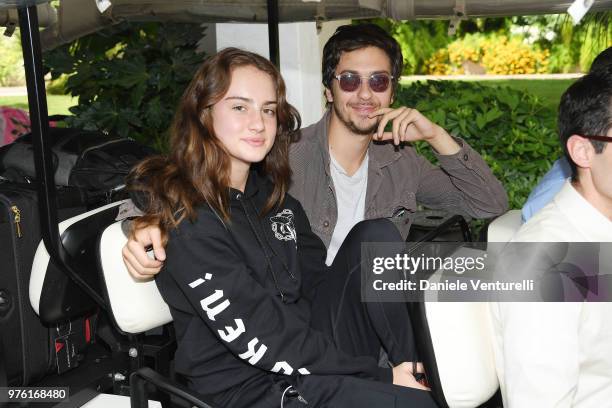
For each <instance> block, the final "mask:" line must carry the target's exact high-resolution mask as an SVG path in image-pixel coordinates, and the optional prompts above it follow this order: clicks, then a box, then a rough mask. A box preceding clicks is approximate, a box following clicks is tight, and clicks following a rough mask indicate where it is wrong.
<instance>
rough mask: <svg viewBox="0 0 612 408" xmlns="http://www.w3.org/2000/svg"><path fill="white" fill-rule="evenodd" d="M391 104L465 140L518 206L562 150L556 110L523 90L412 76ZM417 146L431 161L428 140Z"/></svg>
mask: <svg viewBox="0 0 612 408" xmlns="http://www.w3.org/2000/svg"><path fill="white" fill-rule="evenodd" d="M395 104H396V105H404V106H409V107H415V108H416V109H418V110H419V111H420V112H421V113H423V114H424V115H426V116H427V117H428V118H430V119H431V120H432V121H434V122H435V123H437V124H439V125H440V126H442V127H443V128H445V129H446V130H447V131H448V132H449V133H451V134H452V135H455V136H460V137H462V138H463V139H464V140H466V141H467V142H468V143H469V144H470V145H471V146H472V147H473V148H474V149H476V151H478V152H479V153H480V154H481V155H482V157H483V158H484V159H485V160H486V162H487V163H488V164H489V166H490V167H491V169H492V170H493V173H494V174H495V176H496V177H497V178H498V179H499V180H500V181H501V182H502V183H503V185H504V187H505V188H506V191H507V192H508V198H509V200H510V207H511V208H521V207H522V205H523V203H524V202H525V199H526V198H527V196H528V195H529V193H530V192H531V190H532V189H533V187H535V185H536V184H537V181H538V180H539V179H540V178H541V177H542V176H543V175H544V174H545V173H546V172H547V171H548V169H549V168H550V167H551V165H552V163H553V162H554V161H555V160H556V159H557V158H558V157H559V156H560V155H561V149H560V146H559V141H558V138H557V134H556V131H555V123H556V118H555V115H556V114H555V112H553V111H551V110H550V109H548V108H546V107H545V106H544V105H543V104H542V101H541V100H540V99H539V98H538V97H536V96H534V95H531V94H529V93H527V92H522V91H517V90H513V89H510V88H507V87H500V88H493V87H486V86H482V85H479V84H477V83H473V82H460V81H427V82H415V83H412V84H410V85H403V86H402V87H401V88H400V89H399V91H398V95H397V98H396V102H395ZM416 148H417V150H418V151H420V152H421V153H422V154H424V155H425V156H427V157H428V158H430V159H431V160H432V161H433V159H434V158H433V155H432V153H431V150H430V149H429V147H428V146H427V145H425V144H423V143H418V144H417V145H416Z"/></svg>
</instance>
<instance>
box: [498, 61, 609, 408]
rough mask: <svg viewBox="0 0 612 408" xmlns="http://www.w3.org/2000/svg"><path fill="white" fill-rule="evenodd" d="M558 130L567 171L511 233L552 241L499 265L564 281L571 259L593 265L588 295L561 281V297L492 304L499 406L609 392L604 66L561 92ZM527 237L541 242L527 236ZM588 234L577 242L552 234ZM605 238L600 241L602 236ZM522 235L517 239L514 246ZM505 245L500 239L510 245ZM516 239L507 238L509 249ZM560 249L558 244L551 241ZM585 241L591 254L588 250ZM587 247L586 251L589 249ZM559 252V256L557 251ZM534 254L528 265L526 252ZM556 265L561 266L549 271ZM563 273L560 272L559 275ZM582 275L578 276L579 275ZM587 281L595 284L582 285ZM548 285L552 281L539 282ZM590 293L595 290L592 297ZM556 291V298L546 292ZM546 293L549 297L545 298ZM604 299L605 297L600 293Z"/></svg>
mask: <svg viewBox="0 0 612 408" xmlns="http://www.w3.org/2000/svg"><path fill="white" fill-rule="evenodd" d="M558 123H559V137H560V141H561V145H562V146H563V149H564V156H565V159H566V160H567V161H568V163H569V164H570V167H571V179H568V180H566V181H565V183H564V184H563V187H562V188H561V190H560V191H559V192H558V193H557V195H556V196H555V197H554V198H553V200H552V201H551V202H550V203H549V204H547V205H546V206H545V207H544V208H543V209H542V210H540V211H539V212H537V213H536V214H535V215H534V216H533V217H532V218H531V219H530V220H529V221H527V223H525V224H524V225H523V226H522V227H521V229H520V230H519V231H518V232H517V234H516V235H515V237H514V238H513V241H514V242H529V243H531V244H530V245H528V246H526V247H525V248H543V247H544V246H546V247H548V248H555V250H554V251H550V250H549V251H546V252H544V251H541V250H540V251H535V250H533V249H530V251H534V252H533V253H529V254H524V253H522V255H523V256H521V257H520V258H521V265H520V267H517V265H507V266H510V268H511V269H512V270H513V272H514V273H515V274H519V273H521V272H523V273H528V274H529V277H530V278H535V279H538V278H541V280H538V281H539V282H541V283H542V284H543V283H544V282H553V280H552V279H551V277H554V276H558V277H559V279H558V280H555V281H554V282H555V286H554V288H556V289H559V288H560V286H559V284H560V283H561V284H563V282H565V283H568V280H567V276H570V277H571V276H572V275H571V274H570V273H569V272H568V271H572V270H573V271H576V267H578V268H581V269H582V270H583V271H587V273H588V276H589V277H591V276H593V272H596V273H597V275H596V276H597V278H598V281H597V282H598V283H597V286H596V289H595V290H589V291H587V292H586V293H585V292H583V294H582V295H581V296H585V299H587V301H583V302H575V301H574V302H570V301H567V300H565V299H568V297H567V296H568V295H570V294H573V293H575V292H576V290H578V289H580V288H584V287H585V285H586V283H585V282H594V281H595V279H590V280H586V279H583V280H580V281H578V280H577V281H576V282H577V283H578V284H570V285H565V286H564V287H563V292H562V293H561V292H558V291H555V292H545V293H547V294H548V293H557V294H558V295H563V297H562V298H559V300H565V302H564V303H559V302H541V303H532V302H523V303H518V302H510V303H497V304H494V305H493V306H492V311H493V323H494V330H495V333H496V336H495V338H496V342H495V355H496V360H497V370H498V375H499V376H500V383H501V390H502V396H503V398H504V406H505V407H509V408H512V407H574V408H582V407H602V406H609V405H610V401H612V319H611V318H610V316H612V303H610V302H607V301H610V300H612V299H610V295H611V293H610V292H609V283H607V281H606V279H607V277H609V275H610V273H611V270H610V268H611V265H612V251H610V248H611V246H610V242H612V177H611V175H612V146H611V143H612V65H611V66H609V67H608V68H607V69H604V70H601V71H597V72H591V73H589V74H588V75H586V76H584V77H582V78H581V79H579V80H578V81H576V82H575V83H574V84H573V85H571V86H570V87H569V88H568V90H567V91H566V92H565V93H564V94H563V96H562V97H561V103H560V106H559V116H558ZM535 242H539V243H543V244H533V243H535ZM568 242H591V243H593V244H592V246H588V247H586V246H584V244H583V245H582V246H580V247H578V246H575V247H574V249H572V246H571V245H569V246H567V245H554V244H553V243H568ZM599 243H602V244H599ZM604 243H605V244H604ZM518 245H520V244H517V246H518ZM511 247H512V245H511V244H510V245H509V246H507V248H508V249H510V248H511ZM516 248H517V247H514V249H515V250H516ZM560 248H561V249H563V251H558V249H560ZM591 249H592V253H591ZM570 251H578V252H579V253H580V256H581V257H583V258H577V257H572V258H571V259H572V260H573V259H587V262H588V269H585V264H582V263H581V262H572V263H574V265H575V266H574V267H573V269H568V266H564V265H568V263H567V262H568V261H566V260H565V256H566V254H570V253H571V252H570ZM586 254H590V255H591V256H589V257H588V258H587V257H585V255H586ZM559 256H561V257H562V258H564V259H557V258H558V257H559ZM527 259H532V260H534V262H531V263H529V265H533V267H529V266H527V265H526V264H525V263H526V262H525V260H527ZM558 268H561V271H563V273H562V274H560V275H551V274H553V273H556V272H554V271H555V269H558ZM561 277H563V279H561ZM580 282H582V283H580ZM586 287H587V288H593V289H594V288H595V286H594V285H592V284H588V285H586ZM546 288H547V289H552V288H553V286H547V287H546ZM591 296H599V297H598V298H597V300H594V299H593V298H592V297H591ZM551 299H555V300H557V298H551ZM549 300H550V299H549ZM603 300H605V301H603Z"/></svg>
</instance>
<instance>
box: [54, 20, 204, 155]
mask: <svg viewBox="0 0 612 408" xmlns="http://www.w3.org/2000/svg"><path fill="white" fill-rule="evenodd" d="M202 36H203V34H202V29H201V28H200V27H199V26H197V25H185V24H169V23H122V24H120V25H117V26H114V27H111V28H108V29H106V30H104V31H102V32H99V33H96V34H92V35H88V36H86V37H83V38H80V39H78V40H77V41H75V42H74V43H72V44H68V45H65V46H62V47H60V48H57V49H55V50H53V51H51V52H48V53H47V54H46V55H45V65H46V67H47V69H48V70H49V71H50V73H51V76H52V78H53V79H56V78H59V77H60V76H61V75H67V76H68V78H67V79H66V81H65V84H64V88H65V90H66V91H67V92H69V93H70V94H71V95H72V96H78V105H77V106H74V107H72V108H70V111H71V113H72V114H73V115H74V116H71V117H69V118H68V120H67V122H68V125H69V126H74V127H79V128H83V129H87V130H102V131H106V132H111V133H116V134H118V135H121V136H129V137H132V138H134V139H136V140H139V141H142V142H145V143H147V144H149V145H151V146H153V147H155V148H157V149H160V150H164V149H165V146H166V140H167V138H166V133H167V129H168V127H169V125H170V123H171V121H172V117H173V115H174V111H175V109H176V106H177V103H178V100H179V98H180V96H181V94H182V93H183V90H184V89H185V87H186V86H187V84H188V83H189V81H190V80H191V78H192V77H193V74H194V72H195V70H196V69H197V67H198V65H199V64H200V62H201V61H202V58H203V55H201V54H197V53H196V52H195V50H196V46H197V42H198V41H199V40H200V39H201V38H202Z"/></svg>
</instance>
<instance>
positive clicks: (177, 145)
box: [128, 48, 300, 237]
mask: <svg viewBox="0 0 612 408" xmlns="http://www.w3.org/2000/svg"><path fill="white" fill-rule="evenodd" d="M244 66H252V67H255V68H257V69H258V70H260V71H262V72H265V73H267V74H268V75H269V76H270V77H271V78H272V80H273V82H274V84H275V88H276V97H277V108H276V116H277V131H276V140H275V142H274V145H273V146H272V149H271V150H270V152H269V153H268V154H267V155H266V157H265V158H264V159H263V161H262V162H261V163H258V164H257V165H256V167H257V169H258V171H260V172H262V173H263V174H264V175H266V176H267V177H268V178H269V179H270V180H271V181H272V183H273V186H274V188H273V191H272V194H271V195H270V197H269V199H268V201H267V203H266V205H265V207H264V209H263V211H262V213H267V212H268V211H270V210H271V209H273V208H274V207H276V206H277V205H279V204H281V203H282V201H283V199H284V197H285V194H286V192H287V189H288V186H289V180H290V177H291V169H290V167H289V144H290V143H291V141H292V140H293V136H294V135H295V133H296V131H297V130H298V129H299V128H300V116H299V114H298V112H297V110H296V109H295V108H294V107H293V106H291V105H290V104H289V103H288V102H287V99H286V91H285V83H284V81H283V78H282V77H281V75H280V73H279V72H278V70H277V68H276V67H275V66H274V65H273V64H272V63H271V62H270V61H268V60H267V59H265V58H264V57H262V56H260V55H257V54H254V53H252V52H249V51H244V50H240V49H237V48H226V49H224V50H222V51H220V52H218V53H217V54H215V55H213V56H211V57H209V58H208V59H207V60H206V61H204V63H203V64H202V66H201V67H200V68H199V69H198V71H197V72H196V74H195V76H194V78H193V80H192V81H191V83H190V84H189V86H188V87H187V89H186V90H185V92H184V93H183V96H182V97H181V101H180V103H179V106H178V109H177V111H176V114H175V117H174V121H173V124H172V127H171V129H170V152H169V154H168V155H167V156H154V157H151V158H148V159H146V160H144V161H143V162H141V163H140V164H139V165H138V166H136V167H135V168H134V169H133V170H132V172H131V173H130V175H129V176H128V188H129V189H130V191H131V192H132V193H133V194H132V195H133V196H135V197H136V198H138V199H137V201H138V202H139V207H141V209H143V210H144V212H145V215H144V216H143V217H140V218H138V219H137V220H136V223H135V225H134V227H135V228H140V227H143V226H146V225H151V224H158V225H159V226H160V228H161V231H162V235H163V236H164V237H165V236H167V232H168V231H169V229H171V228H175V227H176V226H177V225H178V224H179V223H180V222H181V221H182V220H183V219H185V218H189V219H191V220H194V219H195V215H196V207H197V206H199V205H202V204H208V205H209V206H210V207H211V208H212V209H213V211H215V212H216V213H217V214H218V215H219V216H220V217H221V218H222V219H223V220H224V221H225V222H229V219H230V215H229V194H228V191H229V187H230V158H229V154H228V152H227V150H226V149H225V147H224V146H223V144H222V143H221V142H220V141H219V139H218V138H217V136H216V135H215V132H214V128H213V119H212V112H211V107H212V106H213V105H214V104H216V103H217V102H219V101H220V100H221V98H222V97H223V96H224V95H225V94H226V93H227V90H228V89H229V86H230V82H231V79H232V71H233V70H234V69H235V68H238V67H244Z"/></svg>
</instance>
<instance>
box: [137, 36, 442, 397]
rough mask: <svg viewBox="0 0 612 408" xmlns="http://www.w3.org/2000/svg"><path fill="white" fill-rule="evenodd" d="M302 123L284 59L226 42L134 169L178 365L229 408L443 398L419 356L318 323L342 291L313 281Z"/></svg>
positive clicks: (317, 268)
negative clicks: (362, 344)
mask: <svg viewBox="0 0 612 408" xmlns="http://www.w3.org/2000/svg"><path fill="white" fill-rule="evenodd" d="M299 126H300V119H299V115H298V113H297V111H296V110H295V109H294V108H293V107H292V106H291V105H290V104H289V103H288V102H287V101H286V97H285V85H284V82H283V80H282V78H281V76H280V74H279V73H278V71H277V69H276V68H275V67H274V66H273V65H272V64H271V63H270V62H269V61H268V60H266V59H265V58H263V57H261V56H259V55H256V54H253V53H250V52H247V51H242V50H238V49H234V48H229V49H225V50H223V51H221V52H219V53H218V54H216V55H214V56H212V57H210V58H209V59H208V60H207V61H205V62H204V63H203V65H202V67H201V68H200V69H199V71H198V72H197V73H196V75H195V77H194V79H193V81H192V82H191V84H190V85H189V87H188V88H187V90H186V91H185V93H184V95H183V98H182V100H181V102H180V105H179V108H178V111H177V114H176V118H175V122H174V124H173V128H172V132H171V141H170V154H169V155H168V156H165V157H162V156H160V157H154V158H151V159H148V160H146V161H145V162H143V163H142V164H140V165H139V166H138V167H137V168H136V169H135V170H134V172H133V173H132V174H131V177H130V183H129V184H130V187H131V189H132V190H133V191H134V192H135V197H139V198H140V205H139V206H140V207H141V208H144V209H145V210H146V211H145V216H144V217H141V218H139V219H138V220H137V221H136V228H138V226H139V225H148V224H151V223H155V224H158V225H160V226H161V229H162V231H163V233H164V236H165V238H166V239H167V241H168V244H167V250H166V251H167V258H166V262H165V270H164V271H163V272H162V273H160V274H159V275H158V276H157V278H156V279H157V284H158V287H159V289H160V292H161V294H162V296H163V297H164V299H165V301H166V302H167V303H168V304H169V306H170V309H171V312H172V316H173V318H174V324H175V327H176V335H177V342H178V348H177V351H176V355H175V368H176V371H177V372H178V373H181V374H183V375H184V376H185V377H186V378H187V380H188V383H189V386H190V387H191V388H192V389H194V390H195V391H197V392H199V393H200V394H202V395H204V396H205V397H206V398H208V399H209V400H210V401H211V403H212V404H213V405H214V406H220V407H278V406H286V407H299V406H306V405H308V406H312V407H322V406H330V407H344V406H346V407H349V406H350V407H374V406H376V407H395V406H400V405H402V406H410V407H434V406H435V404H434V403H433V401H432V400H431V397H430V396H429V393H427V392H425V391H422V390H417V389H414V388H409V386H413V387H415V388H416V387H419V384H417V383H416V382H415V381H414V378H413V376H412V375H411V369H410V366H409V364H408V363H406V362H404V363H401V364H397V365H396V367H395V368H393V369H391V368H388V369H387V368H379V367H378V361H377V357H378V354H377V353H378V350H379V348H380V345H379V344H378V343H376V348H375V349H373V350H375V352H376V355H373V352H363V353H361V351H360V350H359V348H353V349H348V350H347V348H350V347H339V346H338V345H337V344H336V343H335V342H334V339H333V335H332V334H331V333H327V332H325V328H324V325H322V326H321V327H320V328H318V329H319V330H317V329H315V328H313V322H316V320H317V317H316V316H313V315H312V313H311V310H312V309H311V304H312V303H313V302H319V303H322V302H326V301H328V302H329V301H330V300H329V299H328V300H326V299H318V298H316V295H315V294H314V292H313V291H311V290H310V289H311V288H312V287H313V286H314V282H316V281H317V280H318V279H317V278H318V277H319V276H321V274H324V273H326V272H327V271H326V267H325V264H324V260H325V247H324V246H323V244H322V242H321V241H320V239H319V238H318V237H317V236H316V235H315V234H313V233H312V231H311V229H310V224H309V222H308V219H307V218H306V215H305V213H304V210H303V209H302V207H301V205H300V203H299V202H298V201H297V200H295V199H293V198H292V197H291V196H289V195H288V194H286V191H287V189H288V184H289V180H290V169H289V165H288V147H289V143H290V142H291V139H292V137H293V135H294V133H295V131H296V130H297V129H298V128H299ZM143 197H144V199H143ZM356 308H363V307H362V306H361V305H356ZM363 309H365V308H363ZM365 313H366V312H362V311H359V312H355V313H352V314H351V316H352V317H347V318H352V319H355V320H360V319H366V317H365ZM360 327H367V328H368V329H367V331H368V336H369V337H372V338H373V337H376V333H374V330H373V329H372V328H371V326H370V325H369V324H367V325H366V324H363V325H362V326H360ZM361 334H362V333H360V334H355V335H356V336H360V335H361ZM355 344H359V341H356V342H355ZM391 382H393V383H394V384H398V385H406V387H402V386H397V385H393V384H391Z"/></svg>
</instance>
